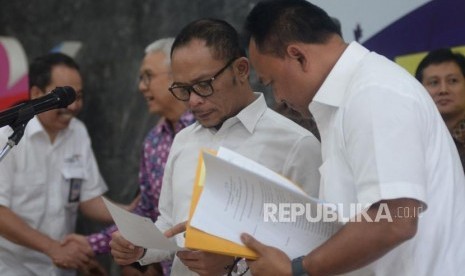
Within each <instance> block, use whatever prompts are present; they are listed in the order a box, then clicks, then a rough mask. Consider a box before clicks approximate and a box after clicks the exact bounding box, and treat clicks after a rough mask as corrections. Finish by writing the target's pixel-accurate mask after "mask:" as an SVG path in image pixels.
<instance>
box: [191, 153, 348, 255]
mask: <svg viewBox="0 0 465 276" xmlns="http://www.w3.org/2000/svg"><path fill="white" fill-rule="evenodd" d="M223 154H224V155H223ZM223 158H224V159H226V160H224V159H223ZM204 162H205V169H206V177H205V184H204V188H203V191H202V194H201V196H200V199H199V202H198V204H197V208H196V210H195V212H194V215H193V217H192V220H191V225H192V226H193V227H195V228H198V229H200V230H202V231H205V232H207V233H209V234H212V235H215V236H218V237H221V238H225V239H228V240H230V241H233V242H236V243H239V244H242V242H241V241H240V234H241V233H243V232H246V233H249V234H251V235H253V236H254V237H255V238H257V239H258V240H259V241H261V242H262V243H265V244H267V245H272V246H275V247H277V248H280V249H281V250H283V251H284V252H285V253H286V254H287V255H288V256H289V257H290V258H295V257H298V256H301V255H305V254H307V253H308V252H310V251H311V250H312V249H313V248H315V247H317V246H318V245H320V244H321V243H323V242H324V241H325V240H326V239H328V238H329V237H330V236H331V235H333V234H334V233H335V232H336V231H337V230H338V229H339V228H340V227H341V224H339V223H337V222H322V221H320V222H310V221H309V220H307V218H306V217H305V216H300V217H296V219H295V220H294V222H271V221H268V222H265V220H264V204H265V203H273V204H276V205H278V204H279V203H298V204H303V205H306V204H309V206H310V207H313V208H311V212H310V213H311V215H312V218H315V217H316V214H315V213H316V208H317V207H316V206H317V204H318V203H322V202H321V201H319V200H318V199H314V198H311V197H309V196H307V195H306V194H305V193H303V192H302V191H301V190H300V189H299V188H296V186H295V184H293V183H292V182H290V181H289V180H287V179H286V178H284V177H282V176H279V175H278V174H276V173H274V172H270V170H269V169H266V168H263V166H261V165H260V164H258V163H256V162H254V161H252V160H250V159H247V158H245V157H243V156H241V155H238V154H237V153H234V152H231V151H228V150H227V151H225V153H224V152H222V151H221V149H220V150H219V151H218V156H213V155H211V154H208V153H204ZM233 163H234V164H233ZM253 163H254V164H253Z"/></svg>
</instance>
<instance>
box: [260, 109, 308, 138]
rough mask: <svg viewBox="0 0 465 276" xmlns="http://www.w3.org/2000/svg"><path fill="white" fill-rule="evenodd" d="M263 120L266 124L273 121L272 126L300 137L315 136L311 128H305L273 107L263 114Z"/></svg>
mask: <svg viewBox="0 0 465 276" xmlns="http://www.w3.org/2000/svg"><path fill="white" fill-rule="evenodd" d="M263 120H264V121H263V123H265V124H270V122H272V126H274V127H275V128H277V129H279V130H280V131H282V132H287V133H290V134H293V135H297V136H299V137H303V136H314V135H313V134H312V133H311V132H310V131H309V130H307V129H305V128H304V127H302V126H300V125H299V124H297V123H296V122H294V121H292V120H291V119H289V118H287V117H285V116H284V115H281V114H279V113H278V112H276V111H274V110H272V109H271V108H267V110H266V112H265V114H264V116H263Z"/></svg>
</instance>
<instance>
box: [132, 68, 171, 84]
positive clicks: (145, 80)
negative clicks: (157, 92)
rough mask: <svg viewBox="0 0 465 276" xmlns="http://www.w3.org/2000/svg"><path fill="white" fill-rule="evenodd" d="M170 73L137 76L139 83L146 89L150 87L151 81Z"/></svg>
mask: <svg viewBox="0 0 465 276" xmlns="http://www.w3.org/2000/svg"><path fill="white" fill-rule="evenodd" d="M169 73H170V72H161V73H157V74H153V73H151V72H144V73H142V74H141V75H140V76H139V83H140V82H142V83H143V84H144V85H145V86H146V87H148V86H150V82H151V81H152V79H155V78H156V77H158V76H160V75H164V74H169Z"/></svg>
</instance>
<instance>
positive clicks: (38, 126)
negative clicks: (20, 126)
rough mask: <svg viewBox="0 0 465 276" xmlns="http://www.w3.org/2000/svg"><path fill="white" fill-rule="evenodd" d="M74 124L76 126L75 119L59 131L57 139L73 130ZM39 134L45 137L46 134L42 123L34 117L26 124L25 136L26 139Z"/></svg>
mask: <svg viewBox="0 0 465 276" xmlns="http://www.w3.org/2000/svg"><path fill="white" fill-rule="evenodd" d="M74 124H76V118H72V119H71V121H70V122H69V125H68V127H67V128H65V129H63V130H61V131H60V132H59V133H58V135H57V137H61V136H63V135H67V133H69V132H71V131H72V130H73V128H74ZM39 133H43V134H44V135H47V137H48V133H47V131H46V130H45V128H44V126H43V125H42V123H41V122H40V121H39V118H37V116H34V117H33V118H32V119H31V120H30V121H29V122H28V123H27V131H26V132H25V135H27V137H28V138H30V137H32V136H35V135H37V134H39Z"/></svg>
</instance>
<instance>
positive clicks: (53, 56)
mask: <svg viewBox="0 0 465 276" xmlns="http://www.w3.org/2000/svg"><path fill="white" fill-rule="evenodd" d="M56 65H65V66H67V67H70V68H73V69H76V70H77V71H78V72H79V66H78V64H77V63H76V62H75V61H74V59H72V58H71V57H69V56H67V55H65V54H62V53H49V54H46V55H43V56H40V57H37V58H35V59H34V60H33V61H32V63H31V64H30V65H29V89H31V88H32V87H33V86H37V87H39V88H40V89H41V90H42V91H43V90H45V88H46V87H47V85H49V84H50V82H51V77H52V76H51V75H52V74H51V72H52V68H53V67H54V66H56Z"/></svg>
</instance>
